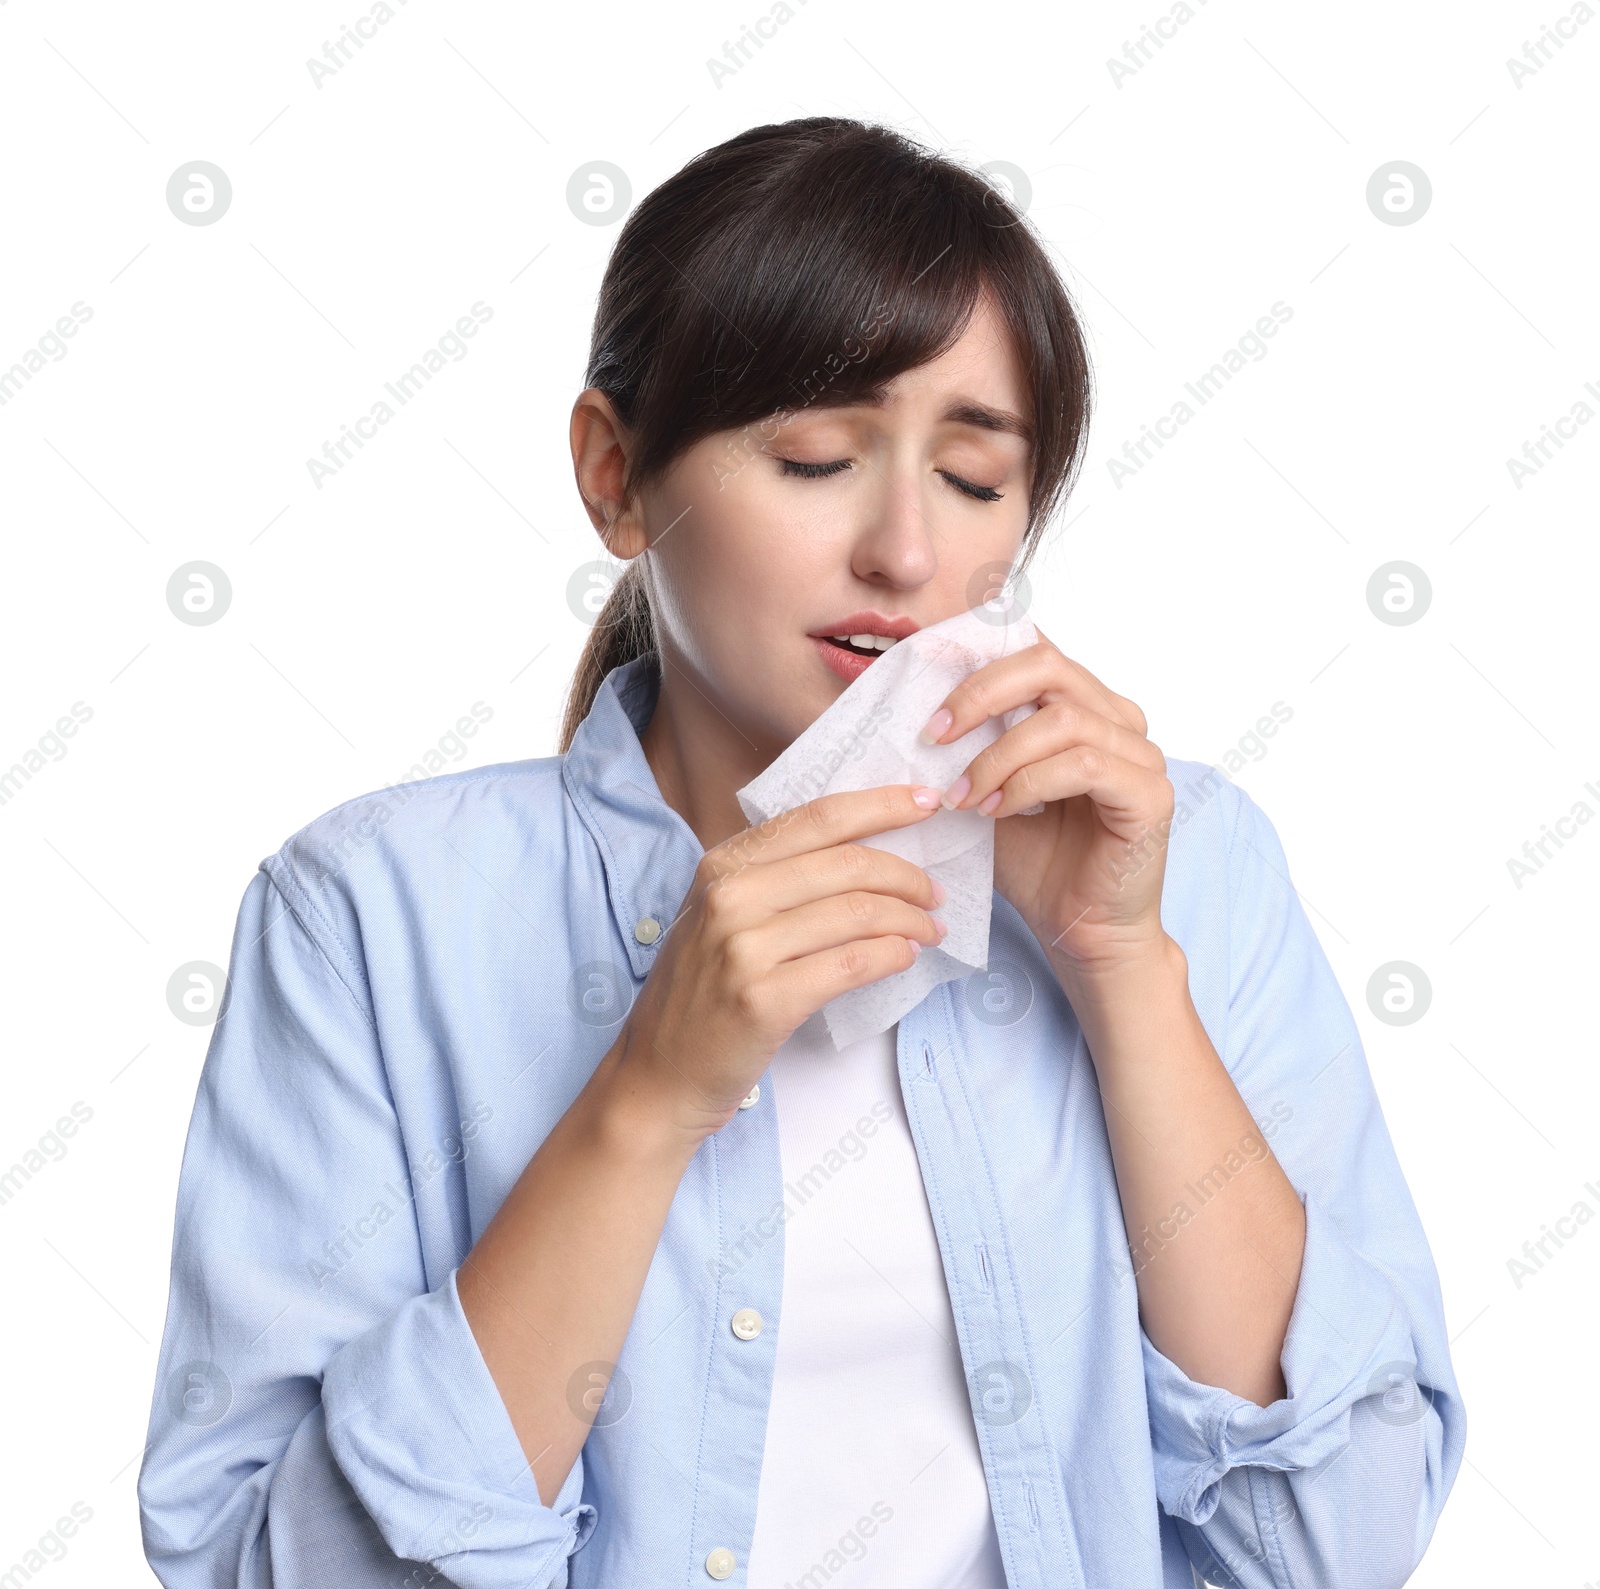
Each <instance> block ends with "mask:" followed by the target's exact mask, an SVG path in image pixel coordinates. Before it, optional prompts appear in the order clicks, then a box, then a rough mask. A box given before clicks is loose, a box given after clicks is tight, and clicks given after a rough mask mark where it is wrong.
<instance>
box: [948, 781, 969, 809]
mask: <svg viewBox="0 0 1600 1589" xmlns="http://www.w3.org/2000/svg"><path fill="white" fill-rule="evenodd" d="M971 793H972V780H971V779H970V778H969V777H968V776H967V775H966V774H965V773H962V775H961V776H960V777H959V778H957V779H956V781H955V782H954V783H953V784H951V785H950V787H949V788H948V789H946V790H945V792H944V803H945V805H946V806H948V807H949V808H950V810H952V811H954V810H955V808H956V807H957V806H958V805H960V804H961V802H962V801H963V800H965V799H966V798H967V796H968V795H969V794H971Z"/></svg>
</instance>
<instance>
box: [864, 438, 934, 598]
mask: <svg viewBox="0 0 1600 1589" xmlns="http://www.w3.org/2000/svg"><path fill="white" fill-rule="evenodd" d="M874 486H875V489H873V490H871V491H864V492H862V493H861V495H860V497H859V498H858V499H857V500H858V501H859V503H860V505H861V509H862V512H863V514H864V517H863V520H862V522H861V523H860V525H858V527H857V531H856V538H855V545H854V548H853V550H852V552H851V558H850V566H851V569H852V571H853V572H854V573H855V574H856V576H857V577H858V578H860V579H863V580H866V581H867V582H868V583H869V584H887V585H893V586H895V587H896V588H898V589H902V590H915V589H917V588H918V587H919V586H922V585H925V584H927V582H928V581H929V580H930V579H932V578H933V576H934V573H935V572H936V571H937V569H938V567H939V547H938V536H937V532H936V530H935V529H934V526H933V524H932V522H931V520H930V519H929V517H928V513H927V509H926V506H925V504H924V503H923V501H922V494H921V489H920V488H921V482H920V481H919V480H918V479H917V477H916V474H915V472H914V471H910V470H903V469H895V468H891V467H889V466H888V465H887V464H884V465H880V469H879V472H878V473H877V475H876V476H875V480H874Z"/></svg>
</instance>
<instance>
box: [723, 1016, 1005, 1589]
mask: <svg viewBox="0 0 1600 1589" xmlns="http://www.w3.org/2000/svg"><path fill="white" fill-rule="evenodd" d="M896 1030H897V1029H896V1028H894V1027H891V1028H890V1029H889V1031H887V1032H884V1033H882V1034H881V1035H879V1036H877V1037H873V1038H868V1039H866V1040H865V1041H863V1042H860V1043H856V1044H853V1045H851V1046H850V1047H849V1048H846V1049H843V1050H836V1049H835V1048H834V1046H833V1039H832V1038H831V1037H829V1035H828V1032H827V1028H826V1026H825V1025H824V1023H823V1020H822V1016H821V1013H820V1012H819V1013H818V1014H816V1015H814V1016H812V1017H811V1019H810V1020H808V1021H807V1022H806V1023H805V1024H804V1025H803V1026H802V1027H801V1028H800V1029H799V1030H798V1031H797V1032H796V1033H795V1034H794V1035H793V1036H792V1037H791V1038H790V1039H789V1041H788V1042H787V1043H785V1044H784V1045H783V1047H782V1048H780V1049H779V1051H778V1053H777V1055H776V1056H775V1057H774V1059H773V1062H772V1070H771V1077H770V1081H771V1086H772V1090H773V1092H774V1094H775V1099H774V1103H775V1107H776V1109H777V1117H778V1133H779V1138H780V1142H781V1148H782V1155H783V1181H784V1201H785V1203H786V1204H787V1205H788V1208H789V1213H788V1215H787V1217H786V1220H785V1223H784V1226H783V1242H784V1248H783V1313H782V1318H781V1320H780V1323H779V1331H778V1347H777V1355H776V1363H775V1368H774V1378H773V1386H772V1402H771V1408H770V1411H769V1413H768V1418H767V1434H766V1450H765V1455H764V1458H763V1461H762V1465H761V1485H760V1489H759V1492H758V1494H757V1498H756V1525H755V1538H754V1540H753V1541H752V1543H751V1548H750V1565H749V1574H748V1583H749V1589H793V1586H794V1585H796V1584H799V1583H802V1582H803V1583H808V1584H818V1583H823V1582H827V1583H829V1584H830V1585H831V1584H832V1583H833V1581H834V1578H833V1575H834V1574H836V1573H839V1572H841V1571H845V1570H846V1569H847V1568H849V1569H851V1570H850V1571H849V1572H848V1573H847V1576H846V1577H845V1579H844V1583H845V1584H846V1585H852V1584H859V1585H861V1586H865V1585H867V1584H869V1583H871V1584H893V1585H895V1589H1006V1579H1005V1571H1004V1568H1003V1567H1002V1565H1001V1560H1000V1549H999V1543H998V1541H997V1539H996V1537H995V1530H994V1520H993V1517H992V1515H991V1513H990V1510H989V1491H988V1487H987V1484H986V1482H985V1479H984V1473H983V1463H982V1459H981V1458H980V1456H979V1454H978V1437H977V1432H976V1430H975V1428H974V1427H973V1421H972V1407H971V1402H970V1401H969V1399H968V1393H967V1386H966V1376H965V1373H964V1371H963V1369H962V1365H961V1351H960V1347H959V1345H958V1344H957V1341H956V1330H955V1322H954V1320H953V1319H952V1317H951V1313H950V1296H949V1292H948V1290H947V1289H946V1286H945V1277H944V1267H943V1264H942V1263H941V1261H940V1257H939V1244H938V1238H937V1237H936V1236H935V1234H934V1229H933V1219H932V1216H931V1215H930V1214H929V1212H928V1199H927V1194H926V1193H925V1192H924V1190H923V1185H922V1171H921V1167H920V1166H919V1164H918V1162H917V1152H916V1146H915V1144H914V1143H913V1142H912V1139H911V1132H910V1128H909V1126H908V1125H907V1123H906V1114H905V1104H904V1102H903V1100H902V1099H901V1096H900V1080H899V1075H898V1071H897V1068H896V1062H895V1034H896ZM863 1126H864V1127H865V1129H863ZM869 1132H870V1135H869V1134H868V1133H869ZM858 1562H859V1563H862V1564H863V1565H862V1566H861V1567H860V1568H859V1569H856V1568H855V1565H854V1564H856V1563H858ZM819 1568H820V1569H821V1570H820V1571H818V1570H817V1569H819ZM808 1573H809V1574H813V1576H810V1577H808V1576H807V1574H808Z"/></svg>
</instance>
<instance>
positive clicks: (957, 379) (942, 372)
mask: <svg viewBox="0 0 1600 1589" xmlns="http://www.w3.org/2000/svg"><path fill="white" fill-rule="evenodd" d="M1028 407H1029V404H1028V391H1027V388H1026V386H1025V384H1024V382H1023V379H1022V370H1021V361H1020V360H1019V358H1018V355H1017V347H1016V343H1015V340H1014V339H1013V337H1012V335H1011V331H1010V328H1009V327H1008V326H1007V325H1006V323H1005V321H1004V319H1003V318H1002V317H1001V316H1000V314H999V312H998V310H997V309H996V308H995V306H994V304H993V301H992V300H991V299H990V297H989V295H988V294H987V293H980V294H979V296H978V299H977V301H976V302H975V304H974V305H973V310H972V314H971V317H970V318H969V319H968V321H967V324H966V325H965V326H964V327H963V329H962V331H961V334H960V335H959V336H958V337H957V338H956V340H955V341H954V342H953V343H952V344H951V345H950V346H949V347H948V348H946V349H945V351H944V352H943V353H941V354H939V355H938V357H936V358H933V359H930V360H928V361H927V362H926V363H923V364H919V365H916V366H914V367H913V368H911V369H909V370H905V371H902V372H901V373H900V374H899V375H897V376H895V377H894V378H893V379H891V380H888V381H885V382H883V383H882V384H881V385H879V386H877V387H874V388H872V389H871V390H869V391H867V392H863V393H859V394H856V395H854V396H852V397H850V398H847V399H840V400H838V401H836V402H830V401H829V399H828V396H827V394H826V393H822V394H819V395H818V396H817V398H816V399H814V400H813V401H812V402H810V403H808V404H805V405H804V406H802V407H799V408H796V409H794V410H791V412H790V415H789V417H790V419H791V420H803V419H804V418H805V417H806V416H807V415H812V416H816V417H818V418H819V419H820V418H822V417H823V416H826V415H828V414H830V413H832V414H838V413H839V412H840V411H841V410H844V411H855V412H858V413H859V412H860V411H863V410H865V411H867V412H880V413H884V414H885V415H886V417H887V414H888V413H890V412H894V411H909V410H913V409H916V410H923V409H930V408H931V409H935V410H937V414H936V417H937V418H938V419H939V420H941V421H944V422H948V423H953V424H962V425H969V426H972V427H974V428H976V429H979V430H984V431H989V432H992V433H994V434H996V435H1013V436H1016V437H1018V438H1019V439H1020V440H1022V441H1024V442H1030V443H1031V441H1032V436H1033V429H1032V426H1031V424H1030V423H1029V418H1028Z"/></svg>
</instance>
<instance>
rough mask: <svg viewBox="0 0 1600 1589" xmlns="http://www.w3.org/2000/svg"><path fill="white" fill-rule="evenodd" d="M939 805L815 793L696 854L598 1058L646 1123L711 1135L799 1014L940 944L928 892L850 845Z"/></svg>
mask: <svg viewBox="0 0 1600 1589" xmlns="http://www.w3.org/2000/svg"><path fill="white" fill-rule="evenodd" d="M919 801H920V802H922V803H919ZM939 802H940V795H939V791H938V790H937V789H928V788H918V787H914V786H912V785H910V784H889V785H885V786H883V787H881V788H876V789H862V790H855V791H847V792H845V793H841V794H831V795H823V796H821V797H820V798H819V799H816V800H812V801H808V802H807V803H806V804H805V805H803V806H798V807H796V808H795V809H794V810H793V811H788V812H785V813H784V814H783V815H782V816H779V817H775V818H773V819H772V820H771V821H768V822H764V823H762V824H760V825H759V826H757V827H752V828H746V829H745V830H744V831H743V832H741V833H736V834H735V835H734V836H733V837H732V838H730V839H728V840H726V841H725V842H724V843H722V844H719V845H717V846H716V848H715V849H711V850H708V851H707V852H706V853H705V856H704V857H703V858H702V860H701V862H700V864H699V866H698V867H697V868H696V869H695V876H694V881H693V883H692V884H691V885H690V888H689V892H688V895H687V896H686V897H685V899H684V902H683V906H682V908H681V909H680V911H679V913H678V916H677V919H676V920H675V921H674V922H673V923H672V926H671V927H670V928H669V929H668V931H667V935H666V938H665V940H664V942H663V946H662V949H661V952H660V954H659V955H658V956H657V958H656V963H655V965H654V966H652V967H651V969H650V975H649V977H648V978H647V979H646V981H645V985H644V987H643V988H642V989H641V990H640V993H639V997H638V999H637V1000H636V1001H635V1003H634V1006H633V1009H632V1010H631V1011H630V1012H629V1015H628V1018H627V1022H626V1024H625V1025H624V1027H623V1029H622V1034H621V1036H620V1037H619V1039H618V1043H617V1047H616V1050H614V1054H615V1057H616V1062H617V1071H618V1078H619V1079H620V1080H622V1081H623V1082H624V1086H625V1089H626V1090H627V1091H628V1092H629V1093H637V1092H642V1093H643V1094H644V1095H645V1096H646V1098H647V1099H648V1100H649V1107H650V1109H651V1113H652V1116H654V1117H655V1118H656V1120H657V1123H658V1124H660V1125H663V1126H670V1127H672V1128H674V1129H675V1130H677V1131H681V1132H682V1133H683V1134H684V1136H685V1137H686V1138H687V1140H688V1141H689V1142H690V1143H691V1144H697V1143H698V1142H699V1141H701V1140H703V1139H704V1138H705V1137H706V1136H708V1135H709V1134H710V1133H712V1132H714V1131H716V1130H718V1129H720V1128H721V1127H722V1126H724V1125H726V1124H727V1122H728V1121H729V1120H730V1119H731V1118H732V1116H733V1113H734V1111H735V1110H736V1109H737V1108H738V1107H739V1103H740V1100H741V1099H743V1098H744V1097H746V1096H747V1095H748V1093H749V1091H750V1089H751V1087H752V1086H753V1085H754V1084H755V1082H756V1080H757V1079H758V1078H759V1077H760V1075H761V1074H762V1072H763V1071H764V1070H765V1069H766V1068H767V1065H768V1063H769V1062H770V1060H771V1058H772V1056H773V1054H774V1053H776V1051H777V1049H778V1047H779V1046H780V1045H781V1044H782V1043H783V1041H784V1040H785V1039H786V1038H787V1037H788V1036H789V1035H790V1034H791V1033H792V1032H793V1031H794V1030H795V1028H796V1027H798V1026H799V1025H800V1024H801V1023H802V1022H803V1021H804V1020H805V1019H806V1017H807V1016H809V1015H811V1014H812V1013H813V1012H814V1011H816V1010H819V1009H821V1008H822V1006H823V1005H824V1004H826V1003H827V1002H828V1001H829V1000H830V999H832V998H835V997H837V996H838V995H839V994H841V993H845V992H848V991H849V990H850V989H851V988H859V987H862V986H864V985H865V984H867V983H869V982H876V981H877V980H878V979H879V978H880V977H886V976H889V975H890V974H891V973H893V972H896V971H904V970H905V969H906V968H907V967H908V966H910V965H911V964H912V962H913V961H914V960H915V958H916V956H917V954H918V953H919V952H920V946H921V945H924V944H937V943H938V942H939V941H940V939H942V938H943V937H944V934H945V930H946V929H945V925H944V923H943V922H942V921H940V920H939V919H938V918H937V917H935V916H933V915H930V914H929V912H930V911H931V910H932V909H933V908H934V907H936V906H937V905H939V904H941V903H942V902H943V899H944V890H943V889H942V888H941V887H940V886H939V885H938V884H937V883H935V882H934V880H933V879H932V878H930V877H929V876H928V874H927V873H926V872H925V871H923V869H922V868H921V867H920V866H916V865H914V864H913V863H912V862H910V861H908V860H906V859H904V858H903V857H901V856H898V855H891V854H890V853H889V852H888V851H887V850H880V849H875V848H873V847H871V846H869V845H864V844H857V843H855V842H854V841H855V840H857V839H860V838H865V837H867V836H868V835H870V834H874V833H882V832H886V831H887V830H889V829H891V828H901V827H908V826H910V825H911V824H912V823H914V822H921V821H923V820H924V819H926V818H927V817H929V816H931V815H932V814H933V813H934V812H935V811H937V810H938V809H939ZM914 946H917V947H914ZM663 1113H664V1115H665V1118H662V1117H661V1116H662V1114H663Z"/></svg>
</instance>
